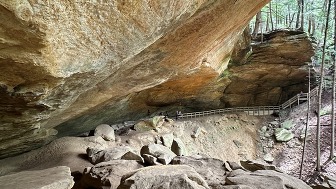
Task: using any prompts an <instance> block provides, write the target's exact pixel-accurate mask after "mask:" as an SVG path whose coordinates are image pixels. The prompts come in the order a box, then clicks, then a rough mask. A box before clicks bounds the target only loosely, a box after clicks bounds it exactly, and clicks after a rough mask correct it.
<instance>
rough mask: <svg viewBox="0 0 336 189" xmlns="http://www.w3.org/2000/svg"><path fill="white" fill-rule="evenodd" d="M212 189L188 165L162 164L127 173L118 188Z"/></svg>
mask: <svg viewBox="0 0 336 189" xmlns="http://www.w3.org/2000/svg"><path fill="white" fill-rule="evenodd" d="M130 188H143V189H150V188H161V189H169V188H176V189H184V188H186V189H210V188H209V186H208V184H207V183H206V182H205V180H204V179H203V178H202V177H201V176H200V175H199V174H198V173H197V172H196V171H195V170H194V169H193V168H191V167H189V166H187V165H168V166H167V165H162V166H151V167H146V168H142V169H138V170H136V171H134V172H133V173H130V174H129V175H125V176H124V177H123V178H122V180H121V183H120V186H119V187H118V189H130Z"/></svg>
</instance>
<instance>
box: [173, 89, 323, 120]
mask: <svg viewBox="0 0 336 189" xmlns="http://www.w3.org/2000/svg"><path fill="white" fill-rule="evenodd" d="M317 92H318V87H315V88H314V89H313V90H311V91H310V97H314V96H316V95H317ZM307 99H308V93H299V94H297V95H295V96H294V97H292V98H290V99H289V100H287V101H286V102H284V103H282V104H281V105H279V106H254V107H234V108H224V109H217V110H207V111H203V112H189V113H183V114H180V115H178V116H177V117H178V118H193V117H201V116H207V115H214V114H222V113H228V112H231V113H232V112H246V113H247V114H249V115H250V113H251V112H252V115H270V114H273V113H274V112H275V111H280V110H283V109H286V108H288V107H291V106H292V105H294V104H300V102H301V101H306V100H307Z"/></svg>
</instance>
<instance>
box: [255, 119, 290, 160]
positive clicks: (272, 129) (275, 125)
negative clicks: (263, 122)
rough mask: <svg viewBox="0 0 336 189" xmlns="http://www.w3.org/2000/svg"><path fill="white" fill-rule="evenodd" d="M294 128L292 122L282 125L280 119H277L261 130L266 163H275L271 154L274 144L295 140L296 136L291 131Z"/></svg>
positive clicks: (286, 121)
mask: <svg viewBox="0 0 336 189" xmlns="http://www.w3.org/2000/svg"><path fill="white" fill-rule="evenodd" d="M294 126H295V125H294V124H293V122H292V120H285V121H284V122H282V123H280V122H279V119H275V120H274V121H272V122H270V123H269V124H268V125H267V126H263V127H262V128H261V129H260V130H259V133H260V138H261V141H262V146H263V151H264V153H265V155H264V160H265V161H266V162H273V160H274V158H273V156H272V155H271V154H270V153H269V151H270V149H272V148H273V147H274V142H289V141H290V140H292V139H293V138H294V134H293V132H292V131H291V129H292V128H293V127H294ZM273 136H274V137H273ZM274 138H275V141H274Z"/></svg>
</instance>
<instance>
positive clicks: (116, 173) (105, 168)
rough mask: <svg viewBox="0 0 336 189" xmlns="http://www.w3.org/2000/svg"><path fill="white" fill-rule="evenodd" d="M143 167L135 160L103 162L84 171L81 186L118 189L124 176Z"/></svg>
mask: <svg viewBox="0 0 336 189" xmlns="http://www.w3.org/2000/svg"><path fill="white" fill-rule="evenodd" d="M142 167H143V166H142V165H140V164H139V163H138V162H137V161H134V160H133V161H132V160H112V161H108V162H102V163H99V164H97V165H95V166H94V167H88V168H86V170H84V173H83V176H82V178H81V180H80V185H81V186H82V187H84V188H90V187H93V188H102V187H103V186H105V187H109V188H117V187H118V186H119V185H120V179H121V177H122V176H123V175H125V174H127V173H129V172H132V171H134V170H136V169H139V168H142Z"/></svg>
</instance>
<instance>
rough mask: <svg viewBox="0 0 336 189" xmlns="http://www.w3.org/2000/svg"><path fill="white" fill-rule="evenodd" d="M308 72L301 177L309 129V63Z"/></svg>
mask: <svg viewBox="0 0 336 189" xmlns="http://www.w3.org/2000/svg"><path fill="white" fill-rule="evenodd" d="M308 69H309V72H308V74H309V75H308V94H307V106H308V107H307V118H306V119H307V121H306V128H305V136H304V141H303V150H302V157H301V164H300V176H299V178H300V179H301V178H302V171H303V163H304V157H305V153H306V145H307V136H308V129H309V113H310V65H309V68H308Z"/></svg>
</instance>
